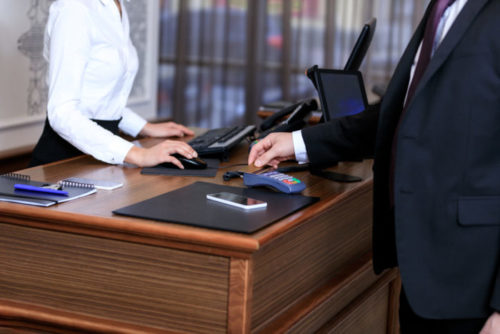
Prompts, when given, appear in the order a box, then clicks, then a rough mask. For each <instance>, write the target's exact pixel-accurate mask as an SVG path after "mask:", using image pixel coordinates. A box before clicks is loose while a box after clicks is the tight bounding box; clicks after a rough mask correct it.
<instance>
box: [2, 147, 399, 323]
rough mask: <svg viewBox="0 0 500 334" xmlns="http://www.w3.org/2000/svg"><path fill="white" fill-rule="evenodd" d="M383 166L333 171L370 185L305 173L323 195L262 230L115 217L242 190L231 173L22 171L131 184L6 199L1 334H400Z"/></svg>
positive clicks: (66, 167)
mask: <svg viewBox="0 0 500 334" xmlns="http://www.w3.org/2000/svg"><path fill="white" fill-rule="evenodd" d="M246 157H247V148H246V147H244V146H242V147H239V148H237V149H236V150H235V151H234V152H232V154H231V160H230V161H228V162H225V163H223V164H222V166H224V165H226V166H227V165H232V164H235V163H245V162H246ZM371 166H372V162H371V161H364V162H361V163H345V164H340V165H339V166H337V167H335V168H334V170H336V171H339V172H344V173H350V174H353V175H358V176H362V177H363V178H364V181H363V182H360V183H345V184H342V183H335V182H332V181H328V180H325V179H322V178H319V177H317V176H312V175H310V174H309V173H308V172H300V173H294V174H293V175H294V176H296V177H298V178H299V179H301V180H302V181H304V182H306V184H307V186H308V187H307V189H306V190H305V191H304V193H303V194H304V195H308V196H319V197H320V198H321V200H320V201H319V202H317V203H316V204H314V205H312V206H310V207H307V208H306V209H304V210H301V211H299V212H297V213H294V214H292V215H290V216H288V217H286V218H285V219H283V220H281V221H278V222H276V223H274V224H272V225H271V226H268V227H266V228H264V229H262V230H260V231H258V232H256V233H254V234H251V235H245V234H238V233H231V232H224V231H217V230H209V229H203V228H197V227H192V226H185V225H180V224H173V223H161V222H157V221H151V220H144V219H135V218H128V217H122V216H117V215H114V214H112V213H111V211H112V210H114V209H118V208H121V207H123V206H127V205H130V204H133V203H136V202H139V201H142V200H145V199H148V198H151V197H154V196H157V195H160V194H163V193H165V192H168V191H170V190H174V189H177V188H180V187H183V186H185V185H188V184H190V183H192V182H194V181H205V182H214V183H219V184H226V185H232V186H241V187H242V186H243V184H242V180H240V179H234V180H231V181H229V182H225V181H223V180H222V174H223V173H224V172H225V171H226V170H221V171H219V173H218V175H217V177H216V178H196V177H174V176H151V175H141V174H140V169H139V168H133V167H127V166H110V165H106V164H103V163H100V162H97V161H95V160H93V159H92V158H90V157H83V156H82V157H78V158H75V159H71V160H67V161H64V162H60V163H54V164H51V165H46V166H43V167H36V168H32V169H26V170H23V171H20V172H21V173H24V174H29V175H30V176H31V177H32V179H34V180H40V181H48V182H55V181H58V180H61V179H63V178H66V177H70V176H85V177H91V178H96V179H111V180H118V181H122V182H123V184H124V185H123V187H121V188H119V189H116V190H112V191H106V190H99V191H98V192H97V193H96V194H93V195H90V196H88V197H84V198H80V199H77V200H74V201H71V202H67V203H63V204H59V205H56V206H53V207H49V208H40V207H31V206H24V205H19V204H10V203H2V202H0V332H2V330H6V329H7V328H10V329H15V330H16V333H19V332H23V331H27V332H29V333H75V332H78V333H80V332H84V333H85V332H91V333H176V332H179V333H180V332H183V333H184V332H189V333H191V332H192V333H225V332H229V333H250V332H252V333H280V332H290V333H310V332H315V331H320V332H334V333H344V332H346V333H367V332H369V333H395V332H396V331H397V319H396V317H395V314H396V310H397V307H396V306H397V296H398V289H399V279H398V273H397V271H396V270H391V271H387V272H385V273H383V274H382V275H380V276H375V275H374V274H373V272H372V268H371V253H370V250H371V213H372V204H371V203H372V181H371ZM229 169H231V170H237V169H239V170H251V169H248V167H247V166H239V167H233V168H229ZM234 223H235V224H237V223H238V222H234Z"/></svg>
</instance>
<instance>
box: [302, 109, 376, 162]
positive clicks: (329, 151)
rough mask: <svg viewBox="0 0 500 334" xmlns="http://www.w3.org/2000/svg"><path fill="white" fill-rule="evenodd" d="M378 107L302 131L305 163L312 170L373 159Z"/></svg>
mask: <svg viewBox="0 0 500 334" xmlns="http://www.w3.org/2000/svg"><path fill="white" fill-rule="evenodd" d="M379 110H380V104H375V105H371V106H369V107H368V108H367V109H366V110H365V111H363V112H361V113H359V114H357V115H354V116H347V117H343V118H339V119H337V120H333V121H330V122H327V123H322V124H318V125H315V126H311V127H308V128H305V129H303V130H302V137H303V138H304V143H305V145H306V150H307V155H308V157H309V161H310V162H311V164H312V165H313V166H314V167H326V166H331V165H333V164H335V163H337V162H339V161H359V160H362V159H364V158H367V157H371V156H373V153H374V149H375V136H376V132H377V123H378V115H379Z"/></svg>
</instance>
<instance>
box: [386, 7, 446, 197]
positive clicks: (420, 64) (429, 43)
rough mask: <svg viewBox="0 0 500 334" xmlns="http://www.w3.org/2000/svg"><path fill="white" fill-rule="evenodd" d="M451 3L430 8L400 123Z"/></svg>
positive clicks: (392, 173) (392, 171) (393, 146)
mask: <svg viewBox="0 0 500 334" xmlns="http://www.w3.org/2000/svg"><path fill="white" fill-rule="evenodd" d="M453 2H455V0H436V2H435V3H434V5H433V7H432V10H431V12H430V14H429V18H428V19H427V23H426V25H425V31H424V37H423V39H422V46H421V48H420V55H419V57H418V60H417V65H416V68H415V72H414V73H413V78H412V80H411V82H410V85H409V87H408V92H407V94H406V100H405V103H404V107H403V112H402V113H401V116H400V121H401V117H402V116H403V114H404V113H405V111H406V107H407V106H408V104H409V102H410V100H411V99H412V98H413V94H415V89H416V88H417V85H418V82H419V81H420V79H421V78H422V76H423V75H424V72H425V69H426V68H427V65H429V62H430V60H431V56H432V49H433V47H434V41H435V39H436V31H437V28H438V25H439V21H441V17H442V16H443V14H444V12H445V11H446V9H447V8H448V7H449V6H450V5H451V4H452V3H453ZM398 130H399V124H398V126H397V127H396V131H395V134H394V138H393V142H392V156H391V165H390V170H389V173H390V175H389V192H390V203H391V206H393V205H394V163H395V155H396V137H397V133H398Z"/></svg>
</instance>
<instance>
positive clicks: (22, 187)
mask: <svg viewBox="0 0 500 334" xmlns="http://www.w3.org/2000/svg"><path fill="white" fill-rule="evenodd" d="M14 189H16V190H25V191H33V192H39V193H45V194H52V195H61V196H68V195H69V194H68V192H67V191H64V190H58V189H53V188H48V187H37V186H32V185H29V184H20V183H16V184H14Z"/></svg>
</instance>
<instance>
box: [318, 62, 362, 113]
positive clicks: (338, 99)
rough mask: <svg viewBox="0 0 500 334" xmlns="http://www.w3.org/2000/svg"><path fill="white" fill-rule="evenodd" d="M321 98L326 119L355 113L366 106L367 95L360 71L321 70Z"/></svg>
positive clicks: (319, 77)
mask: <svg viewBox="0 0 500 334" xmlns="http://www.w3.org/2000/svg"><path fill="white" fill-rule="evenodd" d="M318 79H319V84H320V89H319V93H320V100H321V104H322V109H323V112H324V117H325V119H326V120H327V121H328V120H331V119H334V118H339V117H343V116H350V115H355V114H357V113H360V112H362V111H363V110H365V108H366V95H365V91H364V87H363V81H362V79H361V74H360V73H359V72H345V71H336V70H319V72H318Z"/></svg>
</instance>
